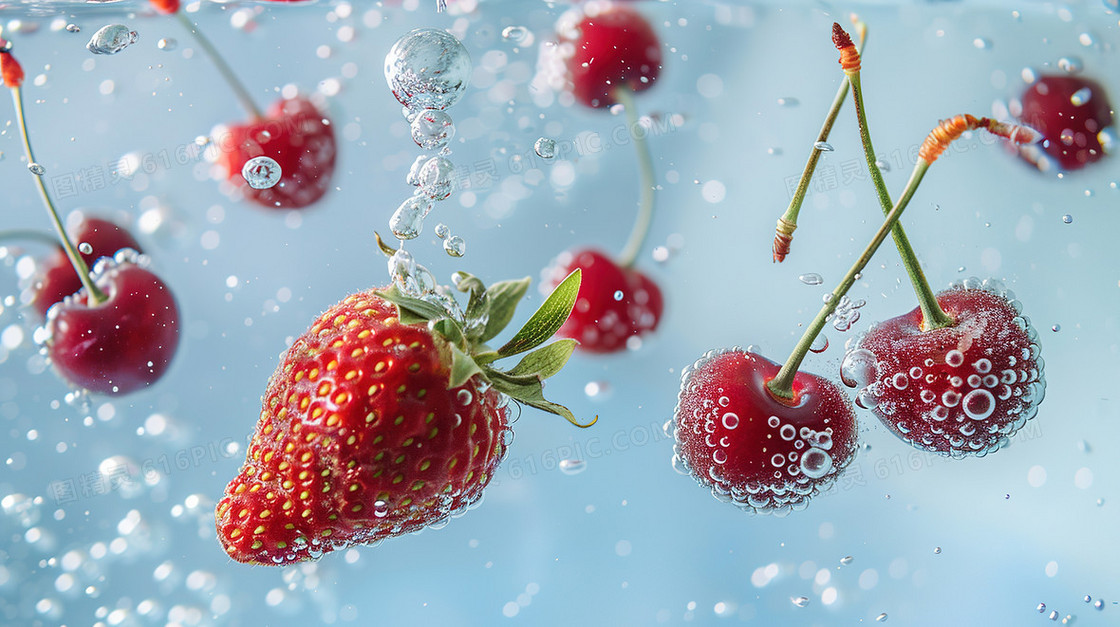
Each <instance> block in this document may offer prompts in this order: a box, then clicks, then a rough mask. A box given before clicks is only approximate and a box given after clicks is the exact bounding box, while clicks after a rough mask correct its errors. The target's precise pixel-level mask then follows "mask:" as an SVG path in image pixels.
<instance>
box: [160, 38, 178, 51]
mask: <svg viewBox="0 0 1120 627" xmlns="http://www.w3.org/2000/svg"><path fill="white" fill-rule="evenodd" d="M156 47H157V48H159V49H160V50H166V51H168V52H170V51H172V50H174V49H176V48H178V47H179V42H178V41H177V40H175V39H173V38H171V37H164V38H163V39H160V40H159V41H157V42H156Z"/></svg>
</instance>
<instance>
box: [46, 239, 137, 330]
mask: <svg viewBox="0 0 1120 627" xmlns="http://www.w3.org/2000/svg"><path fill="white" fill-rule="evenodd" d="M70 239H71V240H73V241H75V242H78V246H79V251H78V252H79V254H81V256H82V260H83V261H85V262H86V264H87V265H89V266H90V267H92V266H93V264H94V262H96V261H97V260H98V259H100V258H102V257H112V256H113V255H115V254H116V253H117V251H118V250H121V249H122V248H131V249H132V250H135V251H136V252H143V251H142V250H141V249H140V244H138V243H136V239H135V238H133V237H132V234H131V233H129V232H128V231H127V230H125V229H124V228H123V227H121V226H118V225H117V224H114V223H113V222H110V221H108V220H103V219H101V218H83V219H82V221H81V222H80V223H79V224H78V226H77V228H76V229H74V231H73V233H71V234H70ZM82 244H88V245H89V249H88V250H89V252H81V248H82V246H81V245H82ZM81 287H82V281H81V279H79V278H78V275H77V274H75V272H74V267H73V266H72V265H70V259H69V258H67V256H66V252H65V251H64V250H62V248H61V247H59V248H58V249H57V250H55V252H54V254H53V255H51V256H50V257H49V258H48V259H47V260H45V261H44V262H43V263H42V266H41V268H40V270H39V278H38V279H37V280H36V281H35V285H34V286H33V287H32V291H33V294H34V296H33V298H32V300H31V306H32V307H34V308H35V309H36V310H38V312H39V313H41V314H43V315H44V316H45V315H46V314H47V310H48V309H50V308H51V305H53V304H55V303H57V302H59V301H61V300H62V299H63V298H65V297H66V296H69V295H70V294H73V293H74V292H77V291H78V289H79V288H81Z"/></svg>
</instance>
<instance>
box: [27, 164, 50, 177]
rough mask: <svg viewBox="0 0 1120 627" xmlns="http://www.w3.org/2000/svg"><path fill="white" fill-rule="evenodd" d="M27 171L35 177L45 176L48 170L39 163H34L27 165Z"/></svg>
mask: <svg viewBox="0 0 1120 627" xmlns="http://www.w3.org/2000/svg"><path fill="white" fill-rule="evenodd" d="M27 169H28V171H30V172H31V173H32V174H34V175H35V176H43V175H44V174H46V173H47V169H46V168H44V167H43V166H42V165H39V164H38V163H35V162H34V161H32V162H31V163H29V164H27Z"/></svg>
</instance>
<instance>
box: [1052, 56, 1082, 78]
mask: <svg viewBox="0 0 1120 627" xmlns="http://www.w3.org/2000/svg"><path fill="white" fill-rule="evenodd" d="M1082 67H1083V64H1082V63H1081V59H1080V58H1078V57H1062V58H1060V59H1058V69H1060V70H1062V71H1063V72H1068V73H1070V74H1077V73H1078V72H1080V71H1081V69H1082Z"/></svg>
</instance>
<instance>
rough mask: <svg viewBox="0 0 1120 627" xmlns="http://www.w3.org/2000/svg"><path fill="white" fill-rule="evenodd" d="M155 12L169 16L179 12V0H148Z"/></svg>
mask: <svg viewBox="0 0 1120 627" xmlns="http://www.w3.org/2000/svg"><path fill="white" fill-rule="evenodd" d="M148 3H149V4H151V5H152V8H154V9H155V10H156V11H157V12H159V13H163V14H164V15H171V14H172V13H175V12H177V11H178V10H179V0H148Z"/></svg>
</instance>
